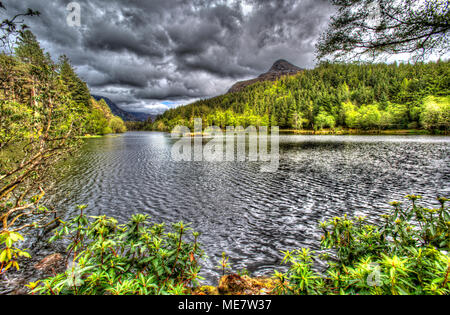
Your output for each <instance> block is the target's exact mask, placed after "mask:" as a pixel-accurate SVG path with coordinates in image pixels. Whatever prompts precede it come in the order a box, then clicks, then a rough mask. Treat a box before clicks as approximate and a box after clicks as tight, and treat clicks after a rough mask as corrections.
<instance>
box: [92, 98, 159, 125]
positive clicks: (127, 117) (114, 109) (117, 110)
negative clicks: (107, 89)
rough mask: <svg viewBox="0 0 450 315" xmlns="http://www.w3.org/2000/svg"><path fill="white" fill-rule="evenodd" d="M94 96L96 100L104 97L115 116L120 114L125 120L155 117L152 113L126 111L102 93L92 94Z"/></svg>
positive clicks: (144, 119)
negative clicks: (101, 94)
mask: <svg viewBox="0 0 450 315" xmlns="http://www.w3.org/2000/svg"><path fill="white" fill-rule="evenodd" d="M92 97H93V98H94V99H95V100H96V101H99V100H101V99H104V100H105V102H106V104H108V106H109V108H110V109H111V112H112V113H113V114H114V115H115V116H119V117H120V118H122V119H123V120H124V121H146V120H148V118H150V117H152V119H153V118H154V117H153V116H152V115H150V114H146V113H137V112H128V111H125V110H123V109H121V108H120V107H119V106H117V105H116V104H115V103H114V102H113V101H111V100H110V99H109V98H107V97H104V96H100V95H92Z"/></svg>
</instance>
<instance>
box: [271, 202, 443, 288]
mask: <svg viewBox="0 0 450 315" xmlns="http://www.w3.org/2000/svg"><path fill="white" fill-rule="evenodd" d="M407 198H408V199H409V200H411V202H412V206H410V207H407V208H405V207H403V206H402V204H401V203H399V202H393V203H391V205H392V206H393V210H392V211H391V213H390V214H389V215H384V216H382V219H383V223H382V224H380V225H373V224H369V223H368V222H367V219H366V218H362V217H357V218H354V219H349V218H347V217H343V218H333V219H331V220H329V221H326V222H323V223H321V225H320V227H321V229H322V230H323V233H324V235H323V237H322V243H321V245H322V248H323V249H325V250H331V252H329V251H327V252H325V253H323V254H322V255H320V256H316V255H315V254H314V253H313V252H311V251H310V250H308V249H302V250H296V251H293V252H289V251H288V252H285V253H284V254H285V257H284V259H283V262H284V263H287V264H289V265H290V268H289V271H288V272H287V273H285V274H282V273H279V272H277V273H276V274H275V275H276V277H277V278H278V279H279V284H278V287H277V290H278V292H279V293H280V294H305V295H306V294H314V295H316V294H341V295H349V294H351V295H354V294H363V295H372V294H375V295H382V294H386V295H391V294H392V295H405V294H418V295H423V294H433V295H449V294H450V256H449V253H448V251H449V250H450V211H449V208H448V207H446V206H445V203H446V202H447V201H449V200H448V199H446V198H439V199H438V200H439V202H440V204H441V206H440V207H439V208H433V209H429V208H425V207H422V206H420V205H418V200H419V199H421V197H420V196H414V195H410V196H407ZM320 260H322V261H325V262H327V268H326V270H324V271H323V272H318V271H317V268H315V267H316V266H315V265H314V262H316V261H320Z"/></svg>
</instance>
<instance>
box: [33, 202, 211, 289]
mask: <svg viewBox="0 0 450 315" xmlns="http://www.w3.org/2000/svg"><path fill="white" fill-rule="evenodd" d="M80 209H81V214H80V215H79V216H77V217H76V218H74V219H72V220H71V221H69V222H67V223H65V222H63V224H62V226H61V228H60V229H59V230H57V231H56V232H55V236H54V237H53V238H52V239H51V240H52V241H53V240H56V239H60V238H67V239H69V240H70V245H69V246H68V248H67V250H68V253H67V255H68V256H67V257H68V258H69V257H70V258H71V259H72V264H71V266H70V267H69V268H68V269H67V271H66V272H65V273H62V274H59V275H56V276H55V277H52V278H48V279H45V280H43V281H42V282H41V283H40V285H39V286H37V287H36V288H35V289H34V290H33V292H34V293H40V294H49V295H51V294H75V295H103V294H112V295H127V294H133V295H135V294H138V295H156V294H184V293H186V292H187V290H188V288H190V287H192V286H195V285H197V281H198V280H199V279H201V278H200V277H199V276H198V273H199V271H200V267H199V264H198V261H199V260H200V259H202V258H203V256H204V254H203V251H202V250H201V249H200V247H199V243H198V236H199V234H198V233H196V232H193V233H192V234H191V236H192V240H193V241H192V242H187V241H185V240H184V238H185V237H187V236H188V233H189V232H190V231H191V229H190V228H188V227H187V226H186V225H184V224H183V223H182V222H180V223H178V224H174V225H173V227H172V230H173V231H172V232H171V233H165V226H164V224H150V223H149V222H148V217H147V216H146V215H135V216H133V217H132V219H131V221H130V222H129V223H127V224H126V225H118V223H117V221H116V220H115V219H113V218H108V217H105V216H101V217H93V221H89V220H88V218H87V217H86V216H85V215H84V214H83V209H84V206H83V207H80Z"/></svg>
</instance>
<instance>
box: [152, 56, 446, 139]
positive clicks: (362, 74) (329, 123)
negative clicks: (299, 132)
mask: <svg viewBox="0 0 450 315" xmlns="http://www.w3.org/2000/svg"><path fill="white" fill-rule="evenodd" d="M449 65H450V63H449V61H439V62H430V63H416V64H390V65H387V64H329V63H324V64H321V65H319V66H318V67H317V68H315V69H313V70H306V71H303V72H301V73H299V74H297V75H295V76H291V77H285V78H282V79H280V80H279V81H277V82H275V83H273V82H259V83H256V84H254V85H251V86H249V87H247V88H246V89H244V90H243V91H241V92H237V93H231V94H226V95H222V96H218V97H215V98H212V99H209V100H201V101H198V102H195V103H193V104H189V105H187V106H182V107H178V108H175V109H171V110H169V111H167V112H166V113H164V114H163V115H161V116H160V117H158V118H157V119H156V121H155V122H153V123H149V127H148V128H147V129H152V128H153V129H156V130H161V131H170V130H172V129H173V128H174V127H175V126H176V125H184V126H188V127H190V128H192V127H193V120H194V118H202V119H203V122H204V124H203V125H204V126H207V125H212V124H214V125H217V126H220V127H222V128H223V127H225V126H239V125H240V126H243V127H247V126H249V125H254V126H270V125H272V126H273V125H276V126H279V127H281V128H287V129H311V130H312V129H321V128H361V129H374V130H380V129H402V128H410V127H413V128H420V127H424V128H429V129H435V128H438V129H446V130H448V127H447V126H448V121H449V119H448V116H446V115H442V117H441V123H440V124H433V123H431V124H430V123H428V121H429V120H428V119H423V118H421V116H422V113H423V111H424V110H425V107H424V106H423V103H424V102H428V101H427V100H429V97H430V96H435V99H439V100H440V102H442V103H443V104H445V105H442V106H444V107H445V106H448V104H450V102H449V99H448V95H449V91H450V71H449ZM427 97H428V99H427ZM445 108H447V107H445ZM442 110H443V109H442ZM425 116H426V115H425ZM445 122H446V123H447V125H446V124H445Z"/></svg>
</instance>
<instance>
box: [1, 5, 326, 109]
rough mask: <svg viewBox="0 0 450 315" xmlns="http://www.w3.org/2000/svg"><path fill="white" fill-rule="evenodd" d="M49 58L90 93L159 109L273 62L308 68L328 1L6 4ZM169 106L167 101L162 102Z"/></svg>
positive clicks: (221, 87) (217, 89)
mask: <svg viewBox="0 0 450 315" xmlns="http://www.w3.org/2000/svg"><path fill="white" fill-rule="evenodd" d="M4 2H5V4H6V6H7V9H8V11H7V13H8V14H14V13H16V12H21V11H24V10H25V9H26V8H28V7H30V8H33V9H37V10H39V11H40V12H41V13H42V15H41V17H38V18H30V19H28V20H27V22H28V24H29V25H30V26H31V29H32V30H33V32H34V33H36V35H37V36H38V38H39V39H40V41H41V42H42V46H43V47H44V48H45V49H46V50H47V51H48V52H50V53H51V54H52V56H54V57H55V58H56V57H57V56H58V55H61V54H66V55H68V56H69V58H70V59H71V61H72V63H73V64H74V66H76V68H77V71H78V73H79V74H80V76H81V77H82V78H83V79H84V80H86V81H87V82H88V84H89V86H90V88H91V89H92V91H93V93H95V94H100V95H105V96H107V97H109V98H111V99H112V100H114V101H115V102H117V103H118V104H119V105H121V106H122V107H124V108H127V109H132V110H139V109H142V110H145V111H149V112H153V111H160V110H163V109H166V108H168V107H171V106H178V105H180V104H185V103H189V102H190V101H192V100H194V99H199V98H205V97H211V96H214V95H218V94H221V93H224V92H225V91H227V90H228V88H229V87H230V86H231V85H232V84H233V83H234V82H235V81H236V80H239V79H246V78H250V77H253V76H255V75H258V74H260V73H262V72H265V71H267V69H268V68H269V67H270V66H271V65H272V63H273V62H274V61H275V60H278V59H281V58H282V59H287V60H289V61H291V62H292V63H294V64H296V65H298V66H300V67H304V68H308V67H312V66H314V45H315V42H316V40H317V38H318V36H319V34H320V33H321V32H322V31H323V29H324V28H325V27H326V24H327V22H328V20H329V17H330V15H331V14H332V12H333V9H332V7H331V5H330V4H329V1H327V0H242V1H240V0H129V1H120V0H97V1H96V0H78V1H77V2H78V3H79V4H80V5H81V24H82V25H81V27H70V26H69V25H68V24H67V22H66V18H67V14H68V11H67V9H66V7H67V5H68V4H69V3H70V2H71V1H66V0H55V1H41V0H22V1H17V0H6V1H4ZM166 100H170V101H169V102H164V101H166Z"/></svg>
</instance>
